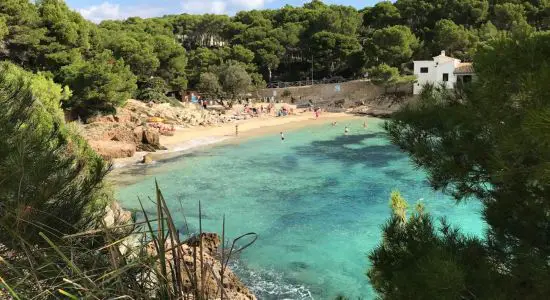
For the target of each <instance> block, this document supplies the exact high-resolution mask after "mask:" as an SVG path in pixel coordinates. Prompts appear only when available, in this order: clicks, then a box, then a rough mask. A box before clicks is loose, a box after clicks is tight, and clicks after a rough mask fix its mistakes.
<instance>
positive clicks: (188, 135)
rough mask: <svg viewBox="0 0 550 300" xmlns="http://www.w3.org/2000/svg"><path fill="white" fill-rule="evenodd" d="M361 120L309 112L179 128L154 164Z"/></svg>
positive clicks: (130, 160)
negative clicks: (198, 151)
mask: <svg viewBox="0 0 550 300" xmlns="http://www.w3.org/2000/svg"><path fill="white" fill-rule="evenodd" d="M357 118H361V117H358V116H355V115H351V114H346V113H327V112H325V113H322V114H321V115H320V116H319V118H318V119H316V118H315V116H314V115H313V113H311V112H309V113H308V112H306V113H300V114H296V115H291V116H285V117H271V116H269V117H268V116H264V117H257V118H251V119H248V120H241V121H236V122H233V123H226V124H222V125H220V126H215V127H214V126H213V127H193V128H178V129H177V130H176V132H175V133H174V135H173V136H161V137H160V143H161V145H163V146H165V147H166V148H168V150H162V151H157V152H153V153H152V157H153V160H154V161H159V160H164V159H169V158H173V157H175V156H178V155H181V154H183V153H184V152H186V151H189V150H191V149H193V148H198V147H201V146H208V145H212V144H217V143H221V142H228V143H231V142H233V143H238V142H239V141H241V140H243V139H247V138H251V137H254V136H260V135H264V134H270V133H278V132H280V131H283V132H284V131H288V130H292V129H296V128H301V127H305V126H309V125H314V124H318V123H321V124H322V123H327V122H334V121H336V122H340V121H344V120H347V119H357ZM236 124H238V125H239V135H238V136H235V125H236ZM147 153H148V152H136V154H135V155H134V156H132V157H127V158H118V159H114V160H113V166H114V168H122V167H126V166H130V165H134V164H136V163H140V162H141V161H142V159H143V156H144V155H146V154H147Z"/></svg>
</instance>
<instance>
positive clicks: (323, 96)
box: [259, 80, 412, 106]
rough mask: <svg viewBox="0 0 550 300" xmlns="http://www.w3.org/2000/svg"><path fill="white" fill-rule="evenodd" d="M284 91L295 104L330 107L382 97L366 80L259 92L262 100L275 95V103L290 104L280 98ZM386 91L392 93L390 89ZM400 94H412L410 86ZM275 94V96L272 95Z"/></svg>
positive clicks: (381, 91)
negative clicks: (333, 104) (288, 93)
mask: <svg viewBox="0 0 550 300" xmlns="http://www.w3.org/2000/svg"><path fill="white" fill-rule="evenodd" d="M285 90H289V91H290V93H291V97H292V98H294V100H295V103H296V104H302V103H307V102H308V101H309V100H312V101H313V103H315V105H318V106H330V104H331V103H336V102H337V103H341V102H342V100H343V102H344V103H345V106H349V105H351V104H355V103H356V102H370V101H372V100H375V99H377V98H379V97H381V96H383V95H384V88H383V87H381V86H376V85H374V84H372V83H371V82H370V81H368V80H354V81H348V82H343V83H330V84H319V85H310V86H301V87H288V88H272V89H263V90H260V91H259V96H260V97H262V98H270V97H272V96H274V95H275V97H274V98H275V101H277V102H278V101H283V102H290V100H291V99H290V98H289V97H286V98H284V97H282V94H283V92H284V91H285ZM388 91H391V92H394V91H395V89H394V88H391V89H388ZM397 91H398V92H400V93H405V94H409V93H412V85H410V84H407V85H403V86H400V87H398V88H397ZM274 93H275V94H274Z"/></svg>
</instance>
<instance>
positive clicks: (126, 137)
mask: <svg viewBox="0 0 550 300" xmlns="http://www.w3.org/2000/svg"><path fill="white" fill-rule="evenodd" d="M224 112H225V111H224V110H223V109H221V110H204V109H202V108H199V107H198V106H196V105H182V106H179V107H178V106H171V105H170V104H168V103H163V104H153V105H147V104H145V103H143V102H141V101H137V100H131V99H130V100H128V102H127V103H126V105H125V106H124V107H122V108H119V109H117V112H116V114H115V115H105V116H98V117H93V118H90V119H88V123H87V124H84V125H83V130H82V133H83V136H84V137H85V138H86V139H87V140H88V141H89V143H90V144H91V146H92V148H93V149H94V150H95V151H96V152H97V153H98V154H100V155H101V156H102V157H104V158H105V159H112V158H122V157H130V156H133V155H134V153H135V152H136V151H147V152H155V151H156V150H164V149H166V148H164V147H163V146H162V145H161V144H160V135H173V134H174V130H175V128H174V126H180V127H191V126H199V125H203V126H211V125H216V124H219V123H225V122H231V121H232V118H231V117H230V116H229V115H225V114H223V113H224Z"/></svg>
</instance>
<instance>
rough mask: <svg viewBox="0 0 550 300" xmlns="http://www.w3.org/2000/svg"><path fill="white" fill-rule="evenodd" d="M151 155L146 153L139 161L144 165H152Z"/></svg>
mask: <svg viewBox="0 0 550 300" xmlns="http://www.w3.org/2000/svg"><path fill="white" fill-rule="evenodd" d="M153 161H154V160H153V154H151V153H147V154H145V155H144V156H143V159H142V160H141V162H142V163H144V164H150V163H153Z"/></svg>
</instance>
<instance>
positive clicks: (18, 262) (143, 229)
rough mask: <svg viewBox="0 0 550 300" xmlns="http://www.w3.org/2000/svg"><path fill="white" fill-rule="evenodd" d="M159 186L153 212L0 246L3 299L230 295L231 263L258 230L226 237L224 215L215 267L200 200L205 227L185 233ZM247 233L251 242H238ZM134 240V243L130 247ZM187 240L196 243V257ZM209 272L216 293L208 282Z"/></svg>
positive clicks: (207, 296) (192, 243)
mask: <svg viewBox="0 0 550 300" xmlns="http://www.w3.org/2000/svg"><path fill="white" fill-rule="evenodd" d="M155 188H156V199H155V200H152V199H151V200H152V201H153V202H154V204H155V208H156V213H155V215H151V214H150V213H148V212H147V211H146V210H145V209H144V207H143V205H141V212H142V213H143V218H144V220H143V221H140V222H136V221H135V220H133V222H131V223H129V224H118V225H116V226H111V227H107V226H105V224H103V225H102V226H98V228H93V229H90V230H88V231H86V232H80V233H77V234H72V235H67V236H62V237H59V236H55V237H52V236H51V235H52V233H44V232H40V233H39V235H40V237H41V238H42V239H43V240H44V241H45V245H46V246H36V245H33V244H30V243H27V242H26V241H24V240H21V241H20V243H22V245H25V247H24V248H23V249H25V251H24V253H13V252H10V251H1V250H2V249H0V298H2V296H3V294H2V293H4V295H6V294H7V295H10V296H11V297H12V298H13V299H52V298H53V299H170V300H171V299H174V300H176V299H177V300H179V299H193V300H196V299H222V300H223V299H229V297H228V293H227V291H226V288H225V287H224V281H225V279H226V276H227V265H228V263H229V261H230V259H231V258H232V257H233V256H234V255H235V254H236V253H238V252H241V251H243V250H244V249H246V248H247V247H249V246H250V245H252V244H253V243H254V242H255V241H256V238H257V235H256V234H255V233H253V232H250V233H246V234H244V235H241V236H239V237H237V238H235V239H234V240H232V241H231V242H230V243H226V241H225V238H226V237H225V216H224V217H223V220H222V228H221V231H222V241H221V245H220V248H221V258H220V259H219V261H220V270H219V271H218V272H216V271H215V267H214V266H213V265H212V264H211V263H209V262H208V261H206V260H205V249H204V245H203V240H204V236H205V234H204V233H203V232H202V209H201V207H200V204H199V232H198V233H196V234H192V233H190V232H189V231H188V230H186V231H187V232H184V233H182V232H180V231H179V230H178V227H176V225H175V224H174V219H173V218H172V214H171V212H170V210H169V209H168V206H167V204H166V201H165V198H164V196H163V194H162V192H161V190H160V189H159V187H158V184H157V183H156V182H155ZM140 204H141V200H140ZM186 228H187V227H186ZM182 239H183V240H182ZM244 239H250V241H249V242H246V243H244V245H243V246H241V247H237V245H239V244H243V243H241V242H240V241H241V240H244ZM54 241H55V242H54ZM130 241H134V245H133V246H130V247H129V246H128V245H127V244H128V243H130ZM0 243H1V241H0ZM184 244H186V245H187V246H189V247H190V248H191V249H192V251H191V254H192V258H190V257H189V254H190V253H189V252H187V253H185V251H184V247H182V245H184ZM2 248H3V247H2ZM4 250H5V249H4ZM189 260H191V262H190V261H189ZM209 276H211V278H213V279H214V283H215V289H214V290H215V291H213V290H212V288H210V289H209V288H208V284H207V282H206V281H207V278H208V277H209Z"/></svg>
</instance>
